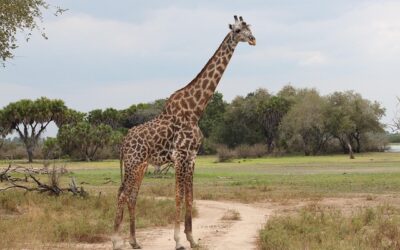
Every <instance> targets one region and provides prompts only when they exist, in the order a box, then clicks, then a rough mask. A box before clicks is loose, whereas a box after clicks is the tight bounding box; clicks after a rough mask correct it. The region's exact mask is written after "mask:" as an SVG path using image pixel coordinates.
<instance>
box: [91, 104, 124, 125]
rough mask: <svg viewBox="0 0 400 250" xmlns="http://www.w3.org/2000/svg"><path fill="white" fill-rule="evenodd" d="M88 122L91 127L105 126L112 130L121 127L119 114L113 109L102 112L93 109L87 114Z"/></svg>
mask: <svg viewBox="0 0 400 250" xmlns="http://www.w3.org/2000/svg"><path fill="white" fill-rule="evenodd" d="M87 119H88V122H89V123H90V124H93V125H100V124H107V125H109V126H110V127H112V128H113V129H117V128H120V127H122V124H121V113H120V112H119V111H118V110H116V109H113V108H107V109H105V110H104V111H102V110H101V109H95V110H92V111H90V112H89V113H88V118H87Z"/></svg>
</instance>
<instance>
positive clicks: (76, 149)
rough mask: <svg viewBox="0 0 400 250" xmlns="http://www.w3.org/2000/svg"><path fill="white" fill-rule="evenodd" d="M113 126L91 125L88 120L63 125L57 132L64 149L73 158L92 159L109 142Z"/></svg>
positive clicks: (59, 142)
mask: <svg viewBox="0 0 400 250" xmlns="http://www.w3.org/2000/svg"><path fill="white" fill-rule="evenodd" d="M111 136H112V128H111V127H110V126H109V125H106V124H99V125H91V124H90V123H89V122H87V121H83V122H78V123H77V124H73V125H71V124H67V125H64V126H62V127H61V128H60V129H59V131H58V134H57V140H58V144H59V145H60V147H61V149H62V151H63V152H64V153H66V154H68V155H70V156H71V157H73V158H76V159H79V160H86V161H91V160H93V159H95V156H96V153H97V152H98V150H99V149H101V148H103V147H105V146H106V145H108V144H109V142H110V140H111Z"/></svg>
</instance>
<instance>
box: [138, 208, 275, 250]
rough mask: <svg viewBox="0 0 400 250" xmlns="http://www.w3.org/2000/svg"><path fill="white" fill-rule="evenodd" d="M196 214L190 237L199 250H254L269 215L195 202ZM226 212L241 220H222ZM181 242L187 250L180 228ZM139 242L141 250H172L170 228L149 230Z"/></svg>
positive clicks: (257, 209) (260, 211) (142, 232)
mask: <svg viewBox="0 0 400 250" xmlns="http://www.w3.org/2000/svg"><path fill="white" fill-rule="evenodd" d="M196 206H197V208H198V211H199V215H198V217H197V218H195V219H194V220H193V234H194V237H195V239H198V242H199V243H200V246H201V247H202V248H204V249H208V250H222V249H224V250H225V249H255V248H256V240H257V234H258V230H260V229H261V226H262V225H263V224H264V223H265V222H266V220H267V218H268V216H269V215H270V214H271V212H272V211H270V210H266V209H265V208H259V207H257V206H255V205H248V204H241V203H234V202H221V201H209V200H198V201H196ZM228 210H235V211H237V212H239V214H240V220H221V218H222V217H223V216H224V214H226V212H227V211H228ZM181 229H182V230H181V231H182V232H181V239H182V243H184V246H185V247H187V248H188V249H189V244H188V242H187V241H186V237H185V234H184V233H183V226H182V227H181ZM138 240H139V242H141V244H142V247H143V249H148V250H156V249H157V250H159V249H174V246H175V243H174V239H173V227H171V228H168V229H151V230H144V231H141V232H139V233H138Z"/></svg>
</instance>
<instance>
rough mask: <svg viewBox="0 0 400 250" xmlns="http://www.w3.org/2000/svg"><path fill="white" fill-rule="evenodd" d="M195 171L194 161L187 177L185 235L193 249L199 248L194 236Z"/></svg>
mask: <svg viewBox="0 0 400 250" xmlns="http://www.w3.org/2000/svg"><path fill="white" fill-rule="evenodd" d="M193 170H194V161H193V162H191V163H190V167H189V168H188V170H187V172H186V176H185V205H186V208H185V212H186V213H185V234H186V239H187V240H188V241H189V243H190V247H191V248H196V247H198V244H197V243H196V242H195V241H194V239H193V234H192V207H193Z"/></svg>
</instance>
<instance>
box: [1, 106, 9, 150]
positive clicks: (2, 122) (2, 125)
mask: <svg viewBox="0 0 400 250" xmlns="http://www.w3.org/2000/svg"><path fill="white" fill-rule="evenodd" d="M7 134H8V132H7V129H6V124H5V121H4V120H3V111H2V110H0V149H1V148H2V147H3V144H4V139H5V137H6V135H7Z"/></svg>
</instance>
